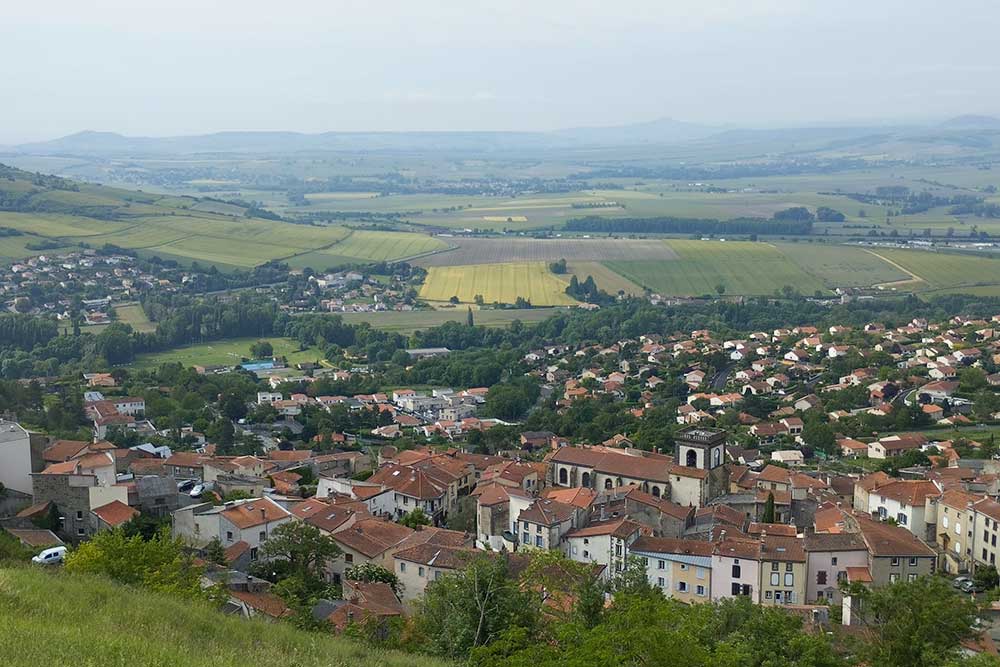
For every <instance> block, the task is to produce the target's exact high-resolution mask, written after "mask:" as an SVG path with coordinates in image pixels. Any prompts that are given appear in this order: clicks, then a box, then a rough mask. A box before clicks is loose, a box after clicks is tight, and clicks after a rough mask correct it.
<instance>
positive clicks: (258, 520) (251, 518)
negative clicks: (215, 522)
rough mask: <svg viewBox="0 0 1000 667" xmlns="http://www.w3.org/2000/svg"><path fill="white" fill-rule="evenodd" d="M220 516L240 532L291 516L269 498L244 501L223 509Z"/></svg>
mask: <svg viewBox="0 0 1000 667" xmlns="http://www.w3.org/2000/svg"><path fill="white" fill-rule="evenodd" d="M221 514H222V516H224V517H225V518H226V520H227V521H229V522H230V523H232V524H233V525H234V526H236V527H237V528H239V529H241V530H243V529H246V528H253V527H254V526H262V525H264V524H265V523H270V522H272V521H279V520H281V519H284V518H286V517H289V516H291V513H289V512H288V510H286V509H285V508H284V507H282V506H281V505H278V504H277V503H276V502H274V501H273V500H270V499H269V498H258V499H256V500H245V501H242V502H239V503H237V504H234V505H233V506H232V507H228V508H226V509H224V510H223V511H222V512H221Z"/></svg>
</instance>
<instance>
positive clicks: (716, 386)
mask: <svg viewBox="0 0 1000 667" xmlns="http://www.w3.org/2000/svg"><path fill="white" fill-rule="evenodd" d="M735 367H736V365H735V364H730V365H728V366H726V367H725V368H723V369H722V370H721V371H719V372H718V373H716V374H715V377H713V378H712V391H714V392H716V393H718V392H720V391H722V390H723V389H725V388H726V383H727V382H728V381H729V374H730V373H732V372H733V369H734V368H735Z"/></svg>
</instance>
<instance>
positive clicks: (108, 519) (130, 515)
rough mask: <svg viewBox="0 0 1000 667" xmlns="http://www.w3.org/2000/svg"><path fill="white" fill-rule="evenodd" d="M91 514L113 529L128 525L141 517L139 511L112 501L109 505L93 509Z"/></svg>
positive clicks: (118, 501) (120, 502) (117, 501)
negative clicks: (124, 524)
mask: <svg viewBox="0 0 1000 667" xmlns="http://www.w3.org/2000/svg"><path fill="white" fill-rule="evenodd" d="M91 512H93V513H94V514H96V515H97V517H98V518H99V519H100V520H101V521H103V522H104V523H106V524H108V525H109V526H111V527H112V528H115V527H116V526H120V525H122V524H123V523H127V522H128V521H131V520H132V519H134V518H135V517H137V516H139V510H137V509H135V508H134V507H129V506H128V505H126V504H125V503H123V502H122V501H120V500H112V501H111V502H110V503H108V504H107V505H101V506H100V507H98V508H96V509H92V510H91Z"/></svg>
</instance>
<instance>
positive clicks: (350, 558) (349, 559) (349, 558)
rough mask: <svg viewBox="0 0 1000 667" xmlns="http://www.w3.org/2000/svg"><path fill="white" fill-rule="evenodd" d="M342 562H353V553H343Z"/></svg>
mask: <svg viewBox="0 0 1000 667" xmlns="http://www.w3.org/2000/svg"><path fill="white" fill-rule="evenodd" d="M344 562H345V563H353V562H354V554H348V553H345V554H344Z"/></svg>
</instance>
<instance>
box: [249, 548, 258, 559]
mask: <svg viewBox="0 0 1000 667" xmlns="http://www.w3.org/2000/svg"><path fill="white" fill-rule="evenodd" d="M250 560H257V547H251V548H250Z"/></svg>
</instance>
